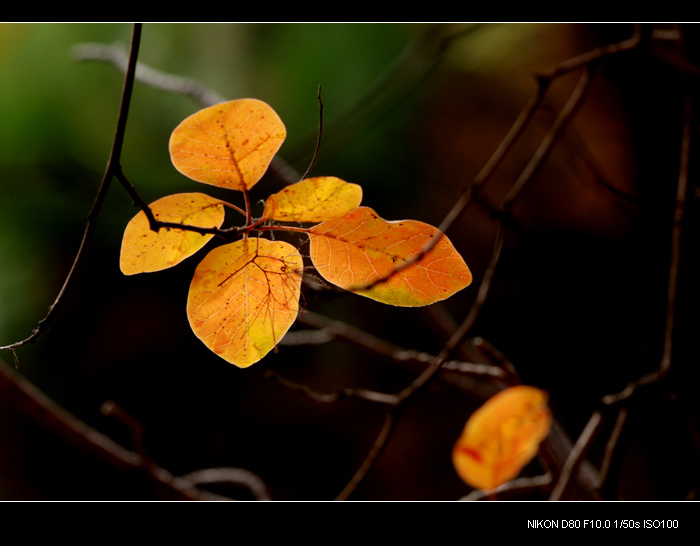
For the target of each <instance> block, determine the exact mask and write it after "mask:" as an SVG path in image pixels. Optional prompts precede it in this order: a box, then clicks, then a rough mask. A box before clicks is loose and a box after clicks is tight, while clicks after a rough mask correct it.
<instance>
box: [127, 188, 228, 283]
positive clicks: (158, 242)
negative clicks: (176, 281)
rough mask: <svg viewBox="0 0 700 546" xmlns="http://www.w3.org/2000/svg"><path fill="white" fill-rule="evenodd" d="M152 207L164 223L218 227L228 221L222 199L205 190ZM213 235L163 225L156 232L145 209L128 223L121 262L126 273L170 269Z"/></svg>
mask: <svg viewBox="0 0 700 546" xmlns="http://www.w3.org/2000/svg"><path fill="white" fill-rule="evenodd" d="M150 208H151V210H152V211H153V214H154V215H155V217H156V220H160V221H161V222H173V223H179V224H186V225H189V226H197V227H206V228H218V227H221V224H222V223H223V222H224V207H223V205H222V204H221V201H219V200H218V199H214V198H213V197H209V196H208V195H204V194H203V193H178V194H175V195H169V196H167V197H163V198H162V199H159V200H158V201H156V202H155V203H152V204H151V205H150ZM212 237H213V235H207V234H205V235H201V234H199V233H195V232H193V231H186V230H182V229H174V228H161V229H160V230H159V231H158V232H157V233H156V232H155V231H152V230H151V228H150V225H149V223H148V218H147V217H146V213H144V212H143V211H141V212H139V213H138V214H137V215H136V216H134V218H132V219H131V221H130V222H129V223H128V225H127V226H126V230H125V231H124V238H123V240H122V249H121V255H120V259H119V265H120V267H121V270H122V272H123V273H124V274H125V275H135V274H136V273H149V272H153V271H160V270H162V269H167V268H169V267H173V266H174V265H177V264H179V263H180V262H181V261H182V260H184V259H185V258H188V257H189V256H192V254H194V253H195V252H197V251H198V250H199V249H200V248H202V247H203V246H204V245H205V244H207V242H208V241H209V239H211V238H212Z"/></svg>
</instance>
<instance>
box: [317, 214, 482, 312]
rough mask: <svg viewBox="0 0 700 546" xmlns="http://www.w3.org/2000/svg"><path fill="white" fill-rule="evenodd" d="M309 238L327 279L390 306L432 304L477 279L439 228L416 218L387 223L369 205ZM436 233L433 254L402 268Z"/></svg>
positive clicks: (330, 223) (319, 227)
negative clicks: (436, 241) (473, 278)
mask: <svg viewBox="0 0 700 546" xmlns="http://www.w3.org/2000/svg"><path fill="white" fill-rule="evenodd" d="M309 237H310V239H311V246H310V253H311V260H312V261H313V263H314V266H315V267H316V269H317V270H318V272H319V273H320V274H321V276H322V277H323V278H324V279H326V280H327V281H328V282H331V283H333V284H335V285H336V286H340V287H341V288H344V289H346V290H350V291H352V292H356V293H357V294H360V295H362V296H366V297H368V298H372V299H374V300H377V301H380V302H382V303H386V304H389V305H398V306H404V307H420V306H422V305H429V304H431V303H435V302H437V301H441V300H444V299H446V298H449V297H450V296H452V295H453V294H454V293H455V292H458V291H459V290H462V289H463V288H465V287H466V286H469V284H470V283H471V281H472V274H471V272H470V271H469V268H468V267H467V264H466V263H465V262H464V260H463V259H462V257H461V256H460V255H459V253H458V252H457V251H456V250H455V248H454V246H452V243H451V242H450V240H449V239H448V238H447V237H446V236H445V235H443V234H442V233H441V232H440V231H438V230H437V228H434V227H433V226H430V225H428V224H424V223H423V222H418V221H416V220H402V221H400V222H387V221H386V220H383V219H382V218H380V217H379V216H377V214H376V213H375V212H374V211H373V210H372V209H370V208H368V207H359V208H357V209H355V210H354V211H352V212H351V213H349V214H347V215H345V216H343V217H341V218H336V219H334V220H329V221H327V222H324V223H322V224H318V225H317V226H313V227H311V228H310V229H309ZM435 237H439V241H438V243H437V244H436V245H435V246H434V247H433V248H432V249H431V250H430V252H428V253H427V254H425V255H424V256H423V257H422V258H421V259H420V260H418V261H417V262H415V263H413V264H411V265H410V266H408V267H406V268H405V269H402V270H401V271H398V272H397V271H396V270H397V268H399V267H401V266H402V265H404V264H406V263H407V262H410V261H411V260H412V259H414V258H415V257H416V256H418V255H420V253H421V251H422V249H423V248H424V247H425V246H426V245H427V244H428V243H429V242H430V241H432V240H433V239H434V238H435ZM385 279H386V280H385ZM376 281H380V282H377V283H376V284H374V285H373V286H371V288H369V289H366V288H365V287H367V286H369V285H371V284H372V283H375V282H376Z"/></svg>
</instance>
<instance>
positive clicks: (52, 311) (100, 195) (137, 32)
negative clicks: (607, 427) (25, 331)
mask: <svg viewBox="0 0 700 546" xmlns="http://www.w3.org/2000/svg"><path fill="white" fill-rule="evenodd" d="M140 43H141V25H140V24H138V23H137V24H134V27H133V31H132V34H131V49H130V52H129V61H128V63H127V68H126V74H125V76H124V87H123V89H122V98H121V104H120V106H119V116H118V118H117V127H116V130H115V133H114V140H113V141H112V149H111V151H110V155H109V161H108V162H107V167H106V169H105V172H104V175H103V176H102V181H101V182H100V186H99V188H98V190H97V195H96V196H95V201H94V203H93V205H92V208H91V209H90V212H89V214H88V219H87V224H86V226H85V232H84V233H83V239H82V241H81V242H80V246H79V247H78V252H77V253H76V255H75V259H74V260H73V265H72V266H71V269H70V271H69V272H68V275H67V276H66V279H65V281H64V283H63V286H62V287H61V290H60V291H59V293H58V295H57V296H56V299H55V300H54V302H53V304H52V305H51V307H49V312H48V313H47V315H46V316H45V317H44V318H43V319H42V320H40V321H39V324H38V326H37V327H36V328H35V329H34V331H33V332H32V333H31V335H30V336H29V337H27V338H26V339H23V340H21V341H18V342H16V343H11V344H9V345H5V346H4V347H0V350H4V349H13V350H14V349H16V348H17V347H21V346H22V345H26V344H27V343H33V342H34V341H36V339H37V338H38V337H39V336H40V335H41V334H43V333H44V332H45V331H46V330H48V329H49V328H50V326H51V324H52V323H53V321H54V318H55V316H56V313H57V312H58V309H59V308H60V306H61V305H62V303H63V301H64V299H65V296H66V294H67V293H68V291H69V289H70V287H71V286H72V284H73V279H74V277H75V272H76V270H77V269H78V267H79V266H80V265H81V264H82V262H83V257H84V256H85V250H86V249H87V247H88V244H89V243H90V240H91V239H92V234H93V232H94V231H95V226H96V225H97V218H98V216H99V214H100V211H101V210H102V204H103V203H104V200H105V198H106V197H107V190H109V185H110V182H111V181H112V177H113V176H114V175H115V173H116V172H117V171H118V170H120V167H119V162H120V160H121V151H122V145H123V143H124V134H125V132H126V120H127V118H128V116H129V106H130V104H131V93H132V90H133V88H134V74H135V71H136V59H137V58H138V52H139V45H140Z"/></svg>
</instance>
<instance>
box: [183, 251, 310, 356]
mask: <svg viewBox="0 0 700 546" xmlns="http://www.w3.org/2000/svg"><path fill="white" fill-rule="evenodd" d="M302 267H303V262H302V258H301V255H300V254H299V251H298V250H297V249H296V248H294V247H293V246H292V245H290V244H288V243H285V242H283V241H270V240H268V239H258V238H248V239H247V240H241V241H236V242H235V243H231V244H228V245H224V246H220V247H218V248H215V249H214V250H212V251H211V252H210V253H209V254H208V255H207V256H206V257H205V258H204V260H202V263H200V264H199V266H198V267H197V269H196V271H195V273H194V277H193V279H192V283H191V284H190V291H189V295H188V298H187V316H188V318H189V321H190V326H192V330H193V331H194V333H195V335H196V336H197V337H198V338H199V339H201V340H202V341H203V342H204V344H205V345H206V346H207V347H209V348H210V349H211V350H212V351H214V352H215V353H216V354H217V355H219V356H220V357H221V358H223V359H225V360H227V361H228V362H230V363H232V364H235V365H236V366H238V367H239V368H247V367H248V366H250V365H251V364H254V363H255V362H257V361H258V360H260V359H261V358H263V357H264V356H265V355H266V354H267V353H269V352H270V351H271V350H272V349H273V348H274V347H275V346H276V345H277V343H278V342H279V341H280V339H282V337H283V336H284V335H285V334H286V333H287V330H289V327H290V326H291V325H292V323H293V322H294V321H295V320H296V317H297V313H298V311H299V294H300V290H301V271H302Z"/></svg>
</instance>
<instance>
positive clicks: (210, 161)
mask: <svg viewBox="0 0 700 546" xmlns="http://www.w3.org/2000/svg"><path fill="white" fill-rule="evenodd" d="M286 136H287V132H286V129H285V127H284V124H283V123H282V120H281V119H280V118H279V116H278V115H277V113H276V112H275V111H274V110H273V109H272V108H271V107H270V106H269V105H268V104H266V103H264V102H262V101H260V100H256V99H239V100H232V101H229V102H222V103H221V104H217V105H215V106H210V107H209V108H205V109H204V110H200V111H199V112H197V113H196V114H193V115H191V116H190V117H188V118H187V119H185V120H184V121H183V122H182V123H180V125H178V126H177V127H176V128H175V130H174V131H173V134H172V135H171V137H170V158H171V159H172V162H173V165H175V168H176V169H177V170H178V171H180V172H181V173H182V174H184V175H185V176H188V177H190V178H192V179H193V180H196V181H198V182H203V183H205V184H211V185H213V186H219V187H222V188H229V189H233V190H238V191H243V190H244V189H250V188H252V187H253V186H254V185H255V184H256V183H257V182H258V180H260V178H262V175H263V174H265V171H266V170H267V167H268V166H269V165H270V161H272V158H273V156H274V155H275V154H276V153H277V150H279V148H280V146H281V145H282V142H283V141H284V139H285V137H286Z"/></svg>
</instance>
